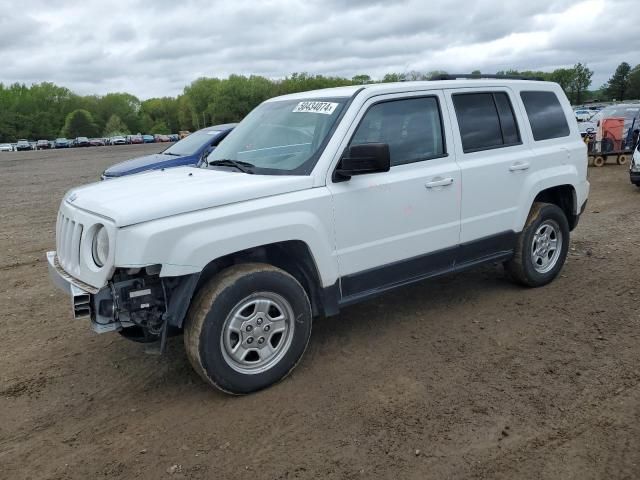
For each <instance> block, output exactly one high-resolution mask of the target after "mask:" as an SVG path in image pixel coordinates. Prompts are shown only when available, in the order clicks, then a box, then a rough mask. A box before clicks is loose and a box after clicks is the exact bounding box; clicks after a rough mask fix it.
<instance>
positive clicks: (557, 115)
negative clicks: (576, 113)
mask: <svg viewBox="0 0 640 480" xmlns="http://www.w3.org/2000/svg"><path fill="white" fill-rule="evenodd" d="M520 98H522V103H523V104H524V108H525V110H526V111H527V117H528V118H529V124H530V125H531V131H532V133H533V139H534V140H535V141H540V140H550V139H552V138H561V137H567V136H568V135H569V124H568V123H567V117H566V116H565V114H564V110H563V109H562V105H560V101H559V100H558V97H557V96H556V94H555V93H554V92H520Z"/></svg>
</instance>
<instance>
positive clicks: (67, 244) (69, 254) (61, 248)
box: [56, 212, 83, 276]
mask: <svg viewBox="0 0 640 480" xmlns="http://www.w3.org/2000/svg"><path fill="white" fill-rule="evenodd" d="M82 229H83V226H82V224H81V223H79V222H76V221H74V220H72V219H70V218H69V217H67V216H65V215H64V214H63V213H62V212H60V213H58V222H57V224H56V250H57V251H58V261H59V262H60V266H61V267H62V268H63V269H64V270H65V271H66V272H68V273H70V274H71V275H74V276H78V275H80V239H81V238H82Z"/></svg>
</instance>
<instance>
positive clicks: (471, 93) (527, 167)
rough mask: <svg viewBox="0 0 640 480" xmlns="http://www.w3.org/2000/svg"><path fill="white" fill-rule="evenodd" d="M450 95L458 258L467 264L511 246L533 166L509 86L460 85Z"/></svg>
mask: <svg viewBox="0 0 640 480" xmlns="http://www.w3.org/2000/svg"><path fill="white" fill-rule="evenodd" d="M446 97H447V102H448V103H449V111H450V112H451V117H452V124H453V126H454V128H453V132H454V144H455V149H456V159H457V162H458V165H459V166H460V169H461V175H462V199H461V226H460V240H461V244H462V247H461V249H460V251H459V254H458V259H457V263H459V264H464V263H467V262H472V261H474V260H478V259H482V258H486V257H490V256H492V255H494V254H498V253H500V252H504V251H508V250H511V249H512V248H513V245H512V243H513V240H514V233H513V231H514V228H515V225H516V224H517V214H518V205H519V199H520V194H521V191H522V188H523V187H524V184H525V181H526V178H527V176H528V175H531V173H532V172H533V171H534V170H535V165H534V164H533V163H532V161H531V150H530V149H529V147H528V146H527V145H526V144H525V142H523V141H522V128H521V125H522V123H523V122H522V115H521V112H520V111H519V109H518V107H517V105H518V103H517V101H516V98H515V96H514V93H513V92H512V91H511V90H509V89H506V88H485V89H482V90H477V91H476V90H469V89H456V90H448V91H447V92H446Z"/></svg>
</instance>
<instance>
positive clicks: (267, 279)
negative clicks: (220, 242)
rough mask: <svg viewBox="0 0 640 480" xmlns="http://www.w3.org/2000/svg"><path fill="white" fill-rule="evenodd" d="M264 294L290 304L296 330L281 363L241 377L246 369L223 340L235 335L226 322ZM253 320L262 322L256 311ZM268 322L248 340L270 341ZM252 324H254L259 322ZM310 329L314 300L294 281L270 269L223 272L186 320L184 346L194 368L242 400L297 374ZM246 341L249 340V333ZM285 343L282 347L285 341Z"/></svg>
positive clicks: (204, 289)
mask: <svg viewBox="0 0 640 480" xmlns="http://www.w3.org/2000/svg"><path fill="white" fill-rule="evenodd" d="M265 292H266V293H267V294H268V295H272V296H274V297H275V298H279V299H281V300H282V299H284V301H286V302H287V303H286V305H288V307H290V311H291V313H292V314H293V315H292V318H291V320H290V322H292V323H290V325H293V328H291V326H290V327H289V328H291V330H289V332H290V333H287V334H286V335H287V341H286V342H285V343H284V344H283V346H282V347H281V350H280V352H279V354H278V355H275V356H274V357H273V361H276V359H277V362H276V363H274V364H273V365H270V366H269V367H268V369H266V370H265V371H261V372H257V373H255V372H254V373H246V372H243V371H238V368H243V367H242V366H240V367H238V366H236V367H234V366H233V364H234V360H233V359H231V356H230V353H228V350H226V349H225V346H224V345H223V344H224V338H227V337H223V334H224V335H227V334H229V333H228V332H231V330H230V329H228V328H226V327H225V322H227V318H228V317H230V316H231V314H232V312H234V311H237V309H238V308H239V305H243V303H242V302H247V301H249V302H251V300H252V298H251V297H252V296H253V295H261V294H263V293H265ZM248 299H249V300H248ZM256 301H257V299H256ZM255 308H256V309H257V307H255ZM242 311H244V310H242ZM242 311H241V312H242ZM250 315H253V316H254V317H255V316H257V315H258V314H257V310H256V312H254V313H251V314H250ZM268 315H269V314H268ZM268 320H269V321H270V319H266V320H265V324H264V325H262V327H259V326H257V325H256V326H255V327H252V328H255V330H254V332H255V333H252V334H246V335H256V336H258V335H264V336H267V335H269V334H268V333H264V332H262V330H261V329H265V328H266V323H267V321H268ZM253 321H254V322H255V318H254V320H253ZM281 321H282V320H281ZM311 324H312V313H311V305H310V303H309V298H308V296H307V293H306V292H305V290H304V288H303V287H302V285H300V283H299V282H298V281H297V280H296V279H295V278H294V277H293V276H291V275H289V274H288V273H287V272H285V271H283V270H281V269H279V268H276V267H273V266H271V265H267V264H261V263H246V264H240V265H235V266H232V267H229V268H228V269H226V270H224V271H222V272H220V273H219V274H218V275H216V276H215V277H214V278H212V279H211V280H210V281H209V282H208V283H207V284H205V285H204V286H203V287H202V288H201V289H200V290H199V292H198V293H197V295H196V297H195V299H194V301H193V302H192V304H191V306H190V308H189V312H188V314H187V318H186V323H185V327H184V344H185V348H186V352H187V357H188V358H189V361H190V362H191V365H192V366H193V368H194V369H195V370H196V371H197V372H198V374H200V376H201V377H202V378H203V379H204V380H205V381H206V382H207V383H209V384H211V385H212V386H214V387H216V388H218V389H219V390H222V391H224V392H226V393H230V394H235V395H242V394H247V393H251V392H255V391H257V390H261V389H263V388H266V387H268V386H270V385H273V384H274V383H276V382H278V381H280V380H282V379H283V378H284V377H286V376H287V375H288V374H289V373H290V372H291V371H292V370H293V369H294V368H295V366H296V365H297V363H298V361H299V360H300V358H301V357H302V354H303V353H304V351H305V350H306V348H307V344H308V343H309V338H310V336H311ZM271 325H275V324H274V323H271ZM274 330H275V328H274ZM265 331H266V330H265ZM225 332H227V333H225ZM259 332H262V333H259ZM234 334H235V333H232V334H230V335H234ZM241 335H245V332H244V330H243V331H242V333H241ZM284 335H285V334H283V335H282V338H284ZM236 336H237V334H236ZM273 336H274V334H273V333H271V337H268V339H267V342H268V343H271V341H272V337H273ZM242 338H243V337H240V336H239V337H238V342H237V343H241V344H242V345H244V346H246V343H245V341H244V340H243V339H242ZM259 338H263V340H262V341H263V342H264V337H259ZM282 338H281V340H280V341H284V340H282ZM247 341H248V340H247ZM252 342H253V340H252ZM237 343H236V345H237ZM251 347H253V348H256V347H257V344H252V345H251ZM256 355H258V354H257V353H256ZM247 357H248V355H247ZM260 361H262V359H260Z"/></svg>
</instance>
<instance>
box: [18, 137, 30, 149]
mask: <svg viewBox="0 0 640 480" xmlns="http://www.w3.org/2000/svg"><path fill="white" fill-rule="evenodd" d="M24 150H32V148H31V144H30V143H29V141H28V140H25V139H21V140H18V143H16V151H17V152H22V151H24Z"/></svg>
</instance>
